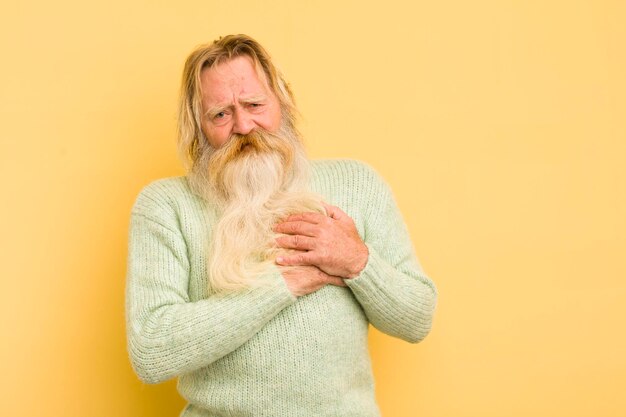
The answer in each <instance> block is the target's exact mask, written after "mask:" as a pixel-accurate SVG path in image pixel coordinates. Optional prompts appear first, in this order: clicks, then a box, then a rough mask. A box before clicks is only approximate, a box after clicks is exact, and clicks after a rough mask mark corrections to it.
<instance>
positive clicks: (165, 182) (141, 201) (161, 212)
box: [131, 176, 196, 221]
mask: <svg viewBox="0 0 626 417" xmlns="http://www.w3.org/2000/svg"><path fill="white" fill-rule="evenodd" d="M195 199H196V197H195V196H194V194H193V193H192V191H191V189H190V187H189V184H188V182H187V177H184V176H179V177H169V178H161V179H158V180H155V181H152V182H150V183H149V184H147V185H145V186H144V187H143V188H142V189H141V191H140V192H139V194H138V195H137V198H136V199H135V202H134V204H133V207H132V210H131V214H133V215H140V216H145V217H148V218H151V219H153V220H165V221H167V220H175V218H176V213H177V212H178V211H179V208H180V206H181V205H184V204H188V203H190V202H192V201H193V200H195Z"/></svg>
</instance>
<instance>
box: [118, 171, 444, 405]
mask: <svg viewBox="0 0 626 417" xmlns="http://www.w3.org/2000/svg"><path fill="white" fill-rule="evenodd" d="M311 186H312V190H313V191H315V192H317V193H319V194H321V195H322V196H324V197H325V199H326V201H327V202H329V203H330V204H333V205H336V206H339V207H341V208H342V209H343V210H344V211H345V212H346V213H347V214H348V215H349V216H350V217H352V218H353V219H354V222H355V224H356V226H357V229H358V231H359V234H360V236H361V238H362V239H363V240H364V241H365V243H366V245H367V247H368V249H369V258H368V262H367V264H366V266H365V269H364V270H363V271H362V272H361V274H360V275H359V276H357V277H356V278H354V279H351V280H347V281H346V282H347V284H348V287H347V288H344V287H337V286H333V285H327V286H326V287H324V288H322V289H320V290H318V291H316V292H314V293H312V294H309V295H306V296H304V297H299V298H296V297H294V296H293V295H292V294H291V293H290V292H289V290H288V288H287V286H286V284H285V281H284V280H283V278H282V276H281V274H280V272H279V270H278V268H276V267H272V268H271V270H270V271H269V272H268V273H267V274H266V277H264V278H267V280H268V282H269V285H267V286H263V287H260V288H255V289H251V290H247V291H244V292H240V293H234V294H229V295H225V296H210V297H209V296H208V291H207V286H208V284H207V282H208V281H207V275H206V254H207V247H208V244H209V237H210V235H211V233H212V229H213V227H214V226H215V223H216V221H217V218H216V213H215V211H214V209H213V207H212V206H211V205H210V204H206V203H205V202H204V201H203V200H201V199H200V198H198V197H196V196H194V195H193V194H192V193H191V190H190V189H189V186H188V184H187V180H186V178H185V177H176V178H166V179H162V180H158V181H155V182H153V183H151V184H149V185H148V186H146V187H145V188H144V189H143V190H142V191H141V193H140V194H139V196H138V197H137V200H136V202H135V205H134V206H133V209H132V213H131V221H130V232H129V258H128V274H127V287H126V292H127V293H126V310H127V311H126V313H127V334H128V350H129V354H130V358H131V363H132V365H133V368H134V369H135V371H136V372H137V375H138V376H139V377H140V378H141V380H143V381H145V382H147V383H157V382H161V381H165V380H167V379H170V378H173V377H176V376H178V377H179V382H178V390H179V392H180V393H181V395H182V396H183V397H184V398H185V399H186V400H187V401H188V402H189V404H188V405H187V407H185V409H184V410H183V411H182V413H181V416H185V417H192V416H202V417H217V416H231V417H244V416H246V417H263V416H268V417H270V416H271V417H278V416H280V417H291V416H294V417H295V416H301V417H308V416H311V417H313V416H315V417H320V416H329V417H330V416H332V417H337V416H341V417H348V416H354V417H370V416H379V415H380V414H379V411H378V407H377V405H376V402H375V398H374V382H373V377H372V372H371V364H370V358H369V353H368V349H367V329H368V323H371V324H372V325H374V326H375V327H376V328H378V329H379V330H381V331H382V332H384V333H387V334H389V335H392V336H395V337H399V338H401V339H404V340H407V341H409V342H418V341H420V340H422V339H423V338H424V337H425V336H426V334H427V333H428V332H429V330H430V327H431V322H432V316H433V311H434V309H435V304H436V298H437V292H436V289H435V286H434V285H433V283H432V281H431V280H430V279H429V278H428V277H427V276H426V275H425V274H424V272H423V271H422V268H421V267H420V264H419V262H418V260H417V258H416V256H415V254H414V251H413V247H412V244H411V241H410V238H409V235H408V232H407V229H406V226H405V224H404V222H403V220H402V217H401V215H400V212H399V210H398V208H397V206H396V203H395V201H394V198H393V195H392V193H391V191H390V189H389V187H388V185H387V184H386V183H385V181H384V180H382V179H381V177H380V176H379V175H378V174H377V173H376V172H375V171H374V170H373V169H372V168H370V167H369V166H368V165H365V164H364V163H362V162H358V161H352V160H322V161H313V178H312V184H311Z"/></svg>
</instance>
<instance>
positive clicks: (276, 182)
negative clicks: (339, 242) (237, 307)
mask: <svg viewBox="0 0 626 417" xmlns="http://www.w3.org/2000/svg"><path fill="white" fill-rule="evenodd" d="M203 159H204V160H203ZM309 174H310V164H309V161H308V160H307V158H306V155H305V153H304V149H303V147H302V144H301V142H300V140H299V138H298V136H297V135H296V134H295V133H294V132H292V131H289V130H287V131H286V130H285V129H281V130H280V131H279V132H278V133H276V134H272V133H269V132H267V131H262V130H255V131H253V132H251V133H250V134H248V135H233V137H231V138H230V139H229V140H228V142H226V143H225V144H224V145H223V146H222V147H221V148H219V149H217V150H215V151H213V152H212V153H211V155H208V156H207V157H206V158H204V156H203V157H201V158H200V159H199V161H198V164H196V165H195V166H194V169H193V170H192V172H191V173H190V175H189V177H190V182H191V184H192V188H194V189H195V191H196V192H197V193H199V194H200V195H202V196H203V197H205V198H206V199H207V200H208V201H213V202H214V203H216V204H217V206H218V210H219V212H220V214H221V217H220V219H219V220H218V222H217V224H216V226H215V228H214V231H213V236H212V240H211V245H210V248H209V254H208V255H209V256H208V264H207V272H208V279H209V292H210V293H223V292H229V291H234V290H240V289H243V288H248V287H252V286H257V285H262V284H263V281H262V280H261V279H260V278H261V276H262V275H263V274H264V273H266V272H267V271H268V269H269V268H270V266H271V265H273V264H274V259H275V258H276V256H277V255H278V253H279V252H284V251H285V250H284V249H280V248H278V247H277V246H276V244H275V241H274V238H275V237H276V236H277V234H276V233H275V232H273V231H272V227H273V226H274V225H275V224H276V223H278V222H279V221H280V220H283V219H285V218H286V217H287V216H289V215H290V214H294V213H300V212H307V211H313V212H318V213H325V209H324V207H323V206H322V204H321V201H322V197H321V196H319V195H316V194H313V193H311V192H310V191H309Z"/></svg>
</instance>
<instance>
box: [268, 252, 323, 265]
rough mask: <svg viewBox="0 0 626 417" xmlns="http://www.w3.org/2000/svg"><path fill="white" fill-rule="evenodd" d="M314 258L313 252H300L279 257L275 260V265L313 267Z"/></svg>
mask: <svg viewBox="0 0 626 417" xmlns="http://www.w3.org/2000/svg"><path fill="white" fill-rule="evenodd" d="M314 259H315V256H314V254H313V252H300V253H296V254H293V255H281V256H278V257H277V258H276V263H277V264H279V265H283V266H288V265H313V261H314Z"/></svg>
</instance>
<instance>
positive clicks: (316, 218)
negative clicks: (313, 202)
mask: <svg viewBox="0 0 626 417" xmlns="http://www.w3.org/2000/svg"><path fill="white" fill-rule="evenodd" d="M325 218H326V216H325V215H323V214H320V213H313V212H306V213H296V214H292V215H290V216H289V217H287V218H286V219H285V221H287V222H294V221H303V222H308V223H313V224H318V223H320V222H322V221H323V220H324V219H325Z"/></svg>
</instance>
